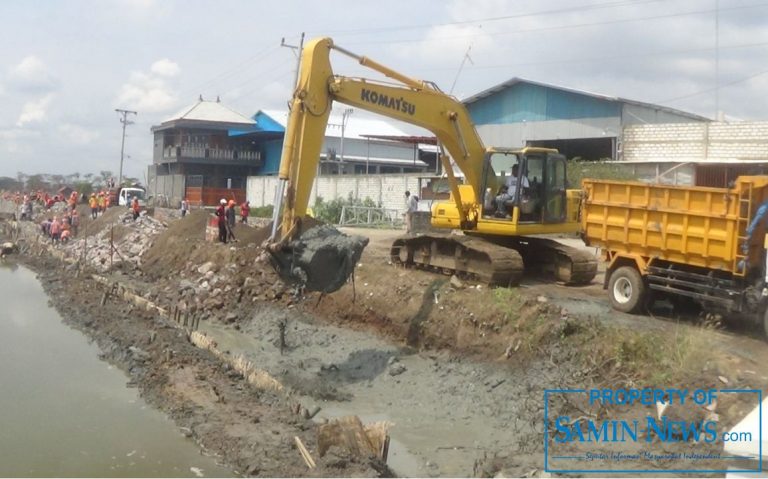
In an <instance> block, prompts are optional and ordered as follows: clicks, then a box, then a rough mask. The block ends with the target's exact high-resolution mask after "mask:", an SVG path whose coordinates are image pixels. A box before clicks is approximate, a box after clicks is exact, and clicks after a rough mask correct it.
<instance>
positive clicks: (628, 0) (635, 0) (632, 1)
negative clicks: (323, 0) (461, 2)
mask: <svg viewBox="0 0 768 479" xmlns="http://www.w3.org/2000/svg"><path fill="white" fill-rule="evenodd" d="M659 1H662V0H623V1H616V2H609V3H600V4H587V5H579V6H575V7H569V8H558V9H553V10H542V11H539V12H529V13H518V14H514V15H502V16H496V17H486V18H478V19H475V20H458V21H455V22H443V23H431V24H420V25H400V26H391V27H380V28H364V29H363V28H356V29H350V30H336V31H330V32H325V33H326V34H337V33H340V34H342V35H368V34H371V33H376V32H387V31H401V30H415V29H419V30H421V29H424V28H429V27H442V26H454V25H468V24H473V23H488V22H495V21H501V20H512V19H518V18H527V17H538V16H544V15H557V14H563V13H571V12H583V11H585V10H598V9H604V8H614V7H623V6H631V5H639V4H643V3H655V2H659Z"/></svg>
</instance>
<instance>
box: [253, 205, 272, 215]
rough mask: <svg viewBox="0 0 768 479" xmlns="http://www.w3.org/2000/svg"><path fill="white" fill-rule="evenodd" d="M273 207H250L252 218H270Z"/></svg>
mask: <svg viewBox="0 0 768 479" xmlns="http://www.w3.org/2000/svg"><path fill="white" fill-rule="evenodd" d="M274 210H275V207H274V206H273V205H264V206H256V207H252V208H251V216H252V217H254V218H271V217H272V213H273V212H274Z"/></svg>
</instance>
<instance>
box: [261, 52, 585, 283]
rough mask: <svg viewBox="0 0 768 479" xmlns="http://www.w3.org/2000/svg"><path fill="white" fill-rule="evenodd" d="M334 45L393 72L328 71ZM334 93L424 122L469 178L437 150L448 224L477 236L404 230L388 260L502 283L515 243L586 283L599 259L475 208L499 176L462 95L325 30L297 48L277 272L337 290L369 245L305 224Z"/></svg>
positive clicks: (278, 217) (279, 204)
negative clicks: (450, 210) (406, 234)
mask: <svg viewBox="0 0 768 479" xmlns="http://www.w3.org/2000/svg"><path fill="white" fill-rule="evenodd" d="M332 50H335V51H337V52H339V53H342V54H344V55H347V56H349V57H351V58H353V59H355V60H356V61H357V62H358V63H360V65H363V66H365V67H367V68H370V69H372V70H374V71H377V72H379V73H381V74H383V75H384V76H386V77H388V78H390V79H391V80H394V81H393V82H392V83H384V82H381V81H374V80H369V79H363V78H351V77H345V76H339V75H335V74H334V72H333V68H332V67H331V60H330V54H331V51H332ZM334 101H337V102H341V103H344V104H347V105H351V106H355V107H357V108H360V109H363V110H367V111H371V112H374V113H378V114H380V115H383V116H387V117H389V118H393V119H396V120H400V121H404V122H406V123H410V124H412V125H417V126H420V127H423V128H425V129H427V130H429V131H431V132H432V133H433V134H434V135H435V136H436V137H437V138H438V139H439V140H440V142H441V143H442V145H443V146H444V147H445V149H446V150H447V151H448V153H449V154H450V156H451V157H452V158H453V160H454V162H455V163H456V165H457V166H458V167H459V168H460V169H461V171H462V173H463V174H464V177H465V183H466V184H465V185H462V186H461V188H460V187H459V182H458V180H457V179H456V178H454V177H453V169H452V168H451V166H450V164H449V162H448V160H447V158H446V157H445V156H443V155H440V161H441V162H442V163H443V167H444V171H445V172H446V174H447V176H448V182H449V185H450V188H451V199H452V201H453V202H454V206H455V210H456V212H455V216H454V217H458V218H457V219H458V224H454V223H452V222H451V224H450V226H451V227H457V226H458V227H459V228H461V229H462V230H464V231H467V232H472V233H474V236H472V235H470V236H466V237H450V238H449V237H445V236H444V235H443V236H440V237H437V236H434V237H433V236H427V235H421V236H419V237H418V238H401V239H398V240H396V241H395V242H394V243H393V246H392V249H391V253H390V254H391V258H392V261H393V262H395V263H403V264H406V265H422V266H424V267H430V268H435V267H438V268H441V269H443V270H450V271H454V272H457V273H460V274H467V275H471V276H474V277H477V278H480V279H483V280H486V281H488V282H489V283H491V284H503V285H504V284H515V283H516V282H517V281H519V279H520V277H521V276H522V272H523V266H524V264H523V259H522V256H521V254H520V253H519V252H518V251H521V252H523V253H524V254H525V255H526V257H527V258H529V260H536V261H538V263H541V264H543V265H544V267H543V268H544V269H547V270H553V271H555V272H556V277H557V278H558V279H559V280H561V281H563V282H566V283H583V282H589V281H591V279H592V278H593V277H594V275H595V272H596V266H597V263H596V262H595V261H594V260H593V258H586V257H582V256H583V255H581V253H580V252H578V251H576V250H575V249H574V248H569V247H566V246H564V245H561V244H559V243H557V242H554V241H549V240H538V239H532V238H529V237H520V236H518V234H519V233H518V232H517V223H518V217H513V218H512V219H511V220H509V221H503V220H494V219H492V218H491V219H485V218H483V217H482V214H481V211H480V210H481V209H482V206H483V205H479V204H478V200H479V199H480V198H483V197H484V193H485V190H486V188H490V189H491V190H492V191H494V190H496V187H498V186H499V183H500V181H501V180H500V179H498V178H497V177H496V175H495V172H494V171H493V169H492V168H491V165H490V164H486V161H485V158H486V154H487V153H488V152H489V151H490V150H486V148H485V147H484V146H483V143H482V141H481V140H480V137H479V135H478V134H477V131H476V130H475V126H474V124H473V123H472V120H471V118H470V116H469V113H468V112H467V110H466V108H465V107H464V105H463V104H462V103H461V102H459V101H458V100H456V99H455V98H453V97H452V96H450V95H447V94H445V93H443V92H441V91H440V90H439V89H438V88H437V86H435V85H434V84H432V83H429V82H425V81H422V80H415V79H412V78H409V77H407V76H405V75H402V74H400V73H398V72H396V71H394V70H391V69H390V68H388V67H386V66H384V65H381V64H379V63H377V62H375V61H373V60H371V59H370V58H367V57H364V56H359V55H356V54H354V53H352V52H349V51H347V50H345V49H343V48H341V47H338V46H336V45H334V44H333V41H332V40H331V39H330V38H319V39H315V40H313V41H311V42H309V43H308V44H307V45H306V47H304V49H303V51H302V54H301V64H300V71H299V78H298V84H297V86H296V89H295V91H294V94H293V98H292V100H291V104H290V114H289V119H288V126H287V129H286V133H285V140H284V146H283V154H282V157H281V161H280V173H279V181H278V187H277V189H276V192H275V203H274V204H275V209H274V213H273V222H272V224H273V227H272V234H271V236H270V244H269V245H268V251H270V253H271V254H272V258H273V262H274V263H275V267H276V269H277V271H278V272H279V273H280V274H281V276H282V277H283V278H285V279H292V280H297V279H298V281H299V282H300V283H301V284H303V285H304V286H305V287H306V288H307V289H313V290H319V291H323V292H332V291H335V290H337V289H339V288H340V287H341V286H342V285H343V284H344V283H345V282H346V280H347V278H348V277H349V276H350V275H352V274H353V273H354V268H355V265H356V264H357V262H358V260H359V258H360V256H361V255H362V251H363V248H364V247H365V246H366V245H367V241H368V240H367V238H362V237H359V236H346V235H343V234H341V233H340V232H338V231H337V230H335V229H334V228H332V227H329V226H326V227H324V229H323V228H317V227H315V228H309V229H308V228H306V227H305V226H306V225H305V224H303V223H304V221H305V220H304V215H305V214H306V211H307V206H308V203H309V197H310V193H311V189H312V184H313V182H314V180H315V178H316V176H317V172H318V163H319V161H320V152H321V149H322V145H323V140H324V138H325V130H326V126H327V124H328V117H329V115H330V112H331V106H332V105H333V102H334ZM492 151H497V152H498V150H492ZM542 151H543V150H542ZM544 153H547V152H546V151H544ZM504 154H507V153H504ZM523 155H525V152H523ZM523 161H525V160H523ZM483 175H485V177H484V176H483ZM462 192H463V193H464V196H465V197H464V198H463V197H462ZM481 201H482V200H481ZM437 208H438V212H440V211H441V210H447V208H440V207H439V205H438V206H437ZM438 214H440V213H438ZM443 214H444V213H443ZM481 226H482V228H480V227H481ZM536 227H537V228H538V230H540V231H541V232H543V233H544V232H554V231H556V230H557V228H554V229H553V228H551V225H537V226H536ZM305 230H306V231H305ZM483 230H485V231H483ZM278 233H279V234H278ZM478 235H480V237H478ZM486 237H487V238H486ZM495 243H499V244H495ZM536 261H534V262H536Z"/></svg>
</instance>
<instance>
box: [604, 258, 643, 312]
mask: <svg viewBox="0 0 768 479" xmlns="http://www.w3.org/2000/svg"><path fill="white" fill-rule="evenodd" d="M608 294H609V295H610V297H611V305H612V306H613V309H616V310H618V311H621V312H624V313H635V312H637V311H638V309H639V308H640V307H641V306H642V305H643V304H644V302H643V300H644V299H645V296H646V287H645V282H643V278H642V277H641V276H640V272H639V271H637V269H635V268H633V267H632V266H622V267H621V268H618V269H616V270H615V271H614V272H613V273H611V280H610V281H609V282H608Z"/></svg>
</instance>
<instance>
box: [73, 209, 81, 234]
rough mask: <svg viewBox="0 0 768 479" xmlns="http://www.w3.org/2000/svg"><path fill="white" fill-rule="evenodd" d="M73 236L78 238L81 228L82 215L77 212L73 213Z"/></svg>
mask: <svg viewBox="0 0 768 479" xmlns="http://www.w3.org/2000/svg"><path fill="white" fill-rule="evenodd" d="M71 221H72V236H77V230H78V229H79V228H80V214H79V213H78V212H77V210H74V211H73V212H72V220H71Z"/></svg>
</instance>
